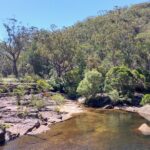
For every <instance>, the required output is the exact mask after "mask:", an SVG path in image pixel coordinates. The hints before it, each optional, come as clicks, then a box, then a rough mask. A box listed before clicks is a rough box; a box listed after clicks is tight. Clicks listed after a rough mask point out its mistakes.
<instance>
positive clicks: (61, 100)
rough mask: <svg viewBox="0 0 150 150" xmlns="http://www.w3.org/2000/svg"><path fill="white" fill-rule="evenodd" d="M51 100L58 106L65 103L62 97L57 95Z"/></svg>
mask: <svg viewBox="0 0 150 150" xmlns="http://www.w3.org/2000/svg"><path fill="white" fill-rule="evenodd" d="M51 99H52V100H54V101H55V102H56V103H57V104H58V105H61V104H63V103H64V102H65V98H64V96H62V95H61V94H59V93H58V94H55V95H53V96H51Z"/></svg>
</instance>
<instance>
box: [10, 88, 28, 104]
mask: <svg viewBox="0 0 150 150" xmlns="http://www.w3.org/2000/svg"><path fill="white" fill-rule="evenodd" d="M25 93H26V91H25V89H24V87H23V86H18V87H16V88H15V89H14V90H13V95H15V96H16V97H17V105H20V101H21V97H22V96H24V95H25Z"/></svg>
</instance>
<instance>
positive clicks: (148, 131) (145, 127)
mask: <svg viewBox="0 0 150 150" xmlns="http://www.w3.org/2000/svg"><path fill="white" fill-rule="evenodd" d="M138 130H139V131H141V133H142V134H143V135H150V127H149V126H148V125H147V124H146V123H144V124H142V125H141V126H140V127H139V128H138Z"/></svg>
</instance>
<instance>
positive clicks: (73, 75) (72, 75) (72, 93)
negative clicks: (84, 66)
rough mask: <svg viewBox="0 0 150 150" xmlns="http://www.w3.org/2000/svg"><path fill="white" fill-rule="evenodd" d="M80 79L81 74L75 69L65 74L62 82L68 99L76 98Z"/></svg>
mask: <svg viewBox="0 0 150 150" xmlns="http://www.w3.org/2000/svg"><path fill="white" fill-rule="evenodd" d="M81 79H82V72H81V71H80V70H79V69H78V68H75V69H73V70H71V71H69V72H67V73H66V75H65V76H64V77H63V81H64V91H65V93H66V94H67V95H68V97H69V98H76V97H77V96H78V94H77V92H76V90H77V87H78V85H79V83H80V81H81Z"/></svg>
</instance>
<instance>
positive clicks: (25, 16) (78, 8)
mask: <svg viewBox="0 0 150 150" xmlns="http://www.w3.org/2000/svg"><path fill="white" fill-rule="evenodd" d="M146 1H148V0H0V38H1V39H2V38H4V37H5V32H4V28H3V25H2V24H3V22H6V19H7V18H11V17H15V18H16V19H18V20H19V21H21V22H22V23H23V24H24V25H27V24H28V25H29V26H36V27H39V28H49V27H50V25H51V24H56V25H57V26H58V27H60V28H61V27H63V26H70V25H73V24H74V23H76V22H77V21H82V20H84V19H85V18H87V17H89V16H96V15H97V13H98V11H99V10H111V9H113V8H114V6H121V7H123V6H130V5H132V4H137V3H142V2H146Z"/></svg>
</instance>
